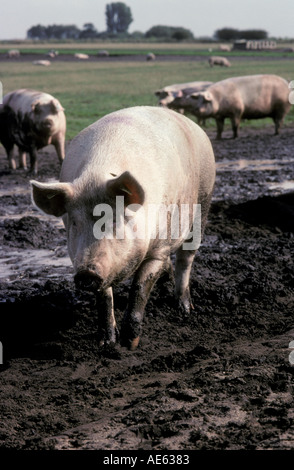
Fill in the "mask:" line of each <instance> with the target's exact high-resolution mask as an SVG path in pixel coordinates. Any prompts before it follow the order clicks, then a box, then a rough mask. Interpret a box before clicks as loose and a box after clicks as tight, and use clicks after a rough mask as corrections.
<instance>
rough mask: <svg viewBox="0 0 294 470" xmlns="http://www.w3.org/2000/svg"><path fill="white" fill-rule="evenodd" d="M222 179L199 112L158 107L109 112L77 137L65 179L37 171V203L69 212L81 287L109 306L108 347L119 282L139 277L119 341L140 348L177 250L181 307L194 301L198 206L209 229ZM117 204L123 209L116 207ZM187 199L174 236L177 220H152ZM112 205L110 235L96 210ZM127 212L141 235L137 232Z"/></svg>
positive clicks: (101, 333) (103, 325) (103, 339)
mask: <svg viewBox="0 0 294 470" xmlns="http://www.w3.org/2000/svg"><path fill="white" fill-rule="evenodd" d="M214 180H215V160H214V154H213V150H212V145H211V143H210V140H209V139H208V137H207V135H206V133H205V132H204V131H203V130H202V129H201V128H200V127H199V126H198V125H197V124H196V123H194V122H193V121H192V120H191V119H188V118H186V117H185V116H182V115H181V114H179V113H176V112H175V111H172V110H169V109H165V108H159V107H152V106H136V107H133V108H127V109H122V110H119V111H115V112H113V113H111V114H108V115H106V116H104V117H103V118H101V119H100V120H98V121H97V122H95V123H94V124H92V125H90V126H89V127H87V128H86V129H84V130H83V131H82V132H81V133H79V134H78V135H77V136H76V137H75V138H74V139H73V140H72V141H71V143H70V145H69V148H68V152H67V155H66V158H65V160H64V162H63V164H62V168H61V174H60V181H59V182H51V183H41V182H39V181H36V180H31V186H32V200H33V202H34V204H35V205H36V206H37V207H38V208H39V209H41V210H42V211H43V212H45V213H46V214H50V215H54V216H56V217H61V216H62V217H63V221H64V224H65V227H66V231H67V244H68V251H69V256H70V258H71V260H72V264H73V268H74V280H75V283H76V285H77V287H78V288H86V289H92V290H93V291H94V292H96V293H97V296H98V298H99V299H100V302H102V305H104V308H102V309H101V310H100V311H99V312H98V341H99V345H100V346H101V347H102V346H103V345H104V347H105V346H106V345H109V344H111V345H113V344H114V343H115V342H117V341H118V328H117V326H116V320H115V316H114V306H113V292H112V288H113V286H115V285H116V284H117V283H119V282H122V281H123V280H125V279H128V278H130V277H131V276H133V281H132V286H131V289H130V294H129V303H128V308H127V309H126V312H125V315H124V318H123V320H122V324H121V329H120V343H121V345H122V346H126V347H128V348H129V349H131V350H135V349H136V348H137V346H138V344H139V340H140V336H141V332H142V321H143V315H144V310H145V305H146V303H147V301H148V298H149V294H150V292H151V289H152V288H153V286H154V284H155V282H156V281H157V279H158V278H159V276H160V275H161V274H162V273H163V272H164V271H165V270H170V269H171V259H170V255H171V254H172V253H176V262H175V293H176V297H177V299H178V303H179V307H180V308H181V309H183V311H184V312H190V310H191V309H192V308H193V307H192V304H191V298H190V291H189V278H190V271H191V267H192V263H193V259H194V256H195V253H196V251H197V249H198V246H199V243H200V241H199V240H198V238H197V237H196V238H197V240H198V241H197V243H191V244H189V243H188V246H187V240H191V231H190V230H192V228H193V227H194V226H193V222H194V224H196V219H197V217H196V216H195V214H194V215H193V214H192V211H191V208H192V205H193V207H195V206H194V205H196V204H199V205H201V211H202V217H201V222H202V223H201V233H200V228H199V234H200V235H199V237H200V238H201V235H202V234H203V230H204V226H205V221H206V219H207V214H208V211H209V205H210V200H211V195H212V192H213V187H214ZM119 198H121V200H122V201H123V202H121V200H119ZM119 203H120V204H121V206H120V207H123V209H124V210H125V212H124V213H123V214H124V215H117V214H116V213H117V208H118V205H119ZM182 204H186V206H185V207H188V208H189V212H188V213H186V215H187V217H186V219H185V220H186V229H187V228H188V231H187V230H183V231H181V233H175V236H174V237H172V236H171V235H170V230H171V226H172V225H173V223H170V222H168V223H167V227H168V230H167V232H168V235H167V236H159V231H156V227H157V225H156V223H155V225H154V221H156V220H159V219H157V217H159V215H160V214H161V211H160V209H162V208H166V207H167V206H169V207H171V208H172V210H171V212H172V211H175V212H173V214H175V213H176V212H177V208H179V207H183V206H182ZM170 205H171V206H170ZM101 207H102V209H101ZM97 208H98V209H97ZM109 208H110V209H111V210H110V216H109V218H108V219H105V221H104V220H103V223H104V226H105V227H106V226H107V224H109V225H108V228H109V230H110V237H107V236H106V235H105V236H104V237H103V236H98V235H97V228H95V227H96V224H101V225H103V224H102V222H101V219H98V221H96V222H95V220H96V219H95V215H96V218H97V217H98V216H99V215H101V213H102V211H104V212H105V213H106V212H108V211H109ZM150 208H152V210H151V209H150ZM148 209H149V210H148ZM163 212H164V211H163ZM126 213H128V216H126ZM112 214H116V215H114V216H113V215H112ZM120 214H121V213H120ZM147 214H148V217H147ZM150 214H151V215H150ZM103 217H104V216H103ZM129 217H131V219H130V220H133V222H132V224H133V225H132V227H135V229H134V230H135V231H136V233H137V232H139V233H140V234H141V235H140V236H138V235H137V236H134V233H132V228H131V227H130V226H129V223H130V220H129V219H128V218H129ZM171 218H172V219H173V217H171ZM175 219H176V217H175ZM146 220H148V221H149V223H147V222H146ZM169 220H170V219H169ZM173 220H174V219H173ZM197 220H198V223H199V219H197ZM93 225H94V228H93ZM99 226H100V225H99ZM144 227H145V230H144ZM151 227H153V228H154V227H155V229H154V231H152V229H151ZM95 230H96V235H95V234H94V233H95ZM121 230H123V232H124V233H123V234H122V233H121ZM112 231H114V232H115V235H112ZM142 234H143V235H142ZM192 238H193V236H192Z"/></svg>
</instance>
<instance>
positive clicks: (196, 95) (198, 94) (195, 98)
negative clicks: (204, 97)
mask: <svg viewBox="0 0 294 470" xmlns="http://www.w3.org/2000/svg"><path fill="white" fill-rule="evenodd" d="M199 96H200V93H191V95H189V98H192V99H193V100H198V98H199Z"/></svg>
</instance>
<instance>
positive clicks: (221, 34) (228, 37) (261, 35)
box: [214, 28, 268, 41]
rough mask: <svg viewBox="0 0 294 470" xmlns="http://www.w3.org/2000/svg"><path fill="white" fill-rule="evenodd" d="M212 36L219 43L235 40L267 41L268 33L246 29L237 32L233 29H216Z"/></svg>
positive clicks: (261, 30)
mask: <svg viewBox="0 0 294 470" xmlns="http://www.w3.org/2000/svg"><path fill="white" fill-rule="evenodd" d="M214 36H215V38H216V39H218V40H219V41H235V40H236V39H267V37H268V33H267V32H266V31H264V30H263V29H246V30H243V31H239V30H238V29H234V28H222V29H218V30H217V31H216V32H215V33H214Z"/></svg>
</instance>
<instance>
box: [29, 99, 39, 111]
mask: <svg viewBox="0 0 294 470" xmlns="http://www.w3.org/2000/svg"><path fill="white" fill-rule="evenodd" d="M31 107H32V111H34V112H35V113H37V112H38V111H40V101H34V102H33V103H32V104H31Z"/></svg>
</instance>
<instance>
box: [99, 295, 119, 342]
mask: <svg viewBox="0 0 294 470" xmlns="http://www.w3.org/2000/svg"><path fill="white" fill-rule="evenodd" d="M100 309H101V312H99V314H98V344H99V346H103V345H107V344H114V343H116V341H117V338H118V330H117V327H116V321H115V317H114V307H113V292H112V288H111V287H109V288H108V289H106V290H105V291H104V292H103V293H102V294H100V295H99V310H100Z"/></svg>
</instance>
